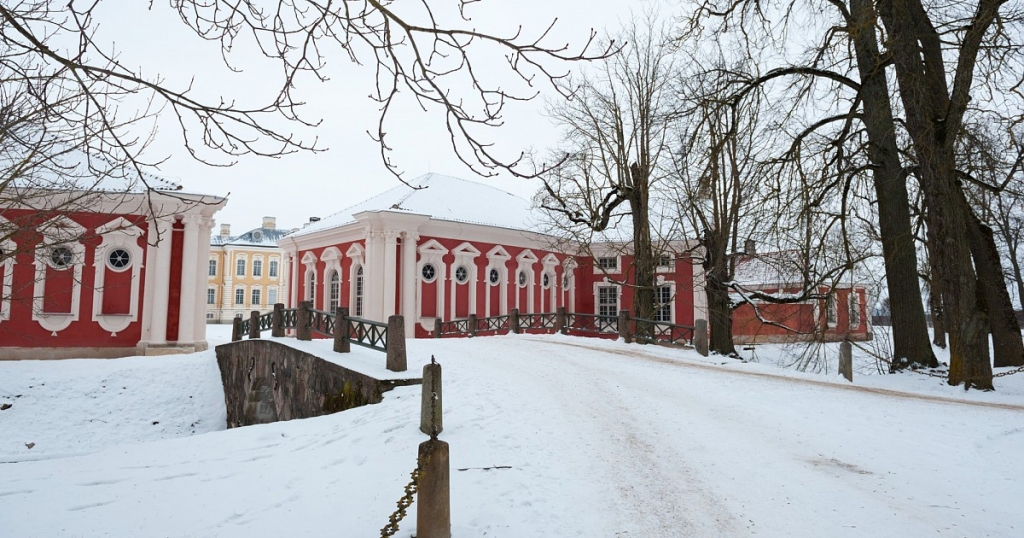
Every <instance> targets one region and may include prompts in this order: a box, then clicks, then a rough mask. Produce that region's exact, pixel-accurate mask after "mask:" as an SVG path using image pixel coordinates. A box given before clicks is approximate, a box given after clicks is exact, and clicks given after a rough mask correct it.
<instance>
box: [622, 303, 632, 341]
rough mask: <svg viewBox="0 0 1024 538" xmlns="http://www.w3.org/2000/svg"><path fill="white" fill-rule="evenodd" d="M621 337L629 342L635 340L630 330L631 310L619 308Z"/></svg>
mask: <svg viewBox="0 0 1024 538" xmlns="http://www.w3.org/2000/svg"><path fill="white" fill-rule="evenodd" d="M619 338H621V339H622V340H623V341H624V342H626V343H627V344H629V343H632V342H633V333H632V331H630V330H629V310H619Z"/></svg>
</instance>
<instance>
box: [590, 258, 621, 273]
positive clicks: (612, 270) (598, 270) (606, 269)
mask: <svg viewBox="0 0 1024 538" xmlns="http://www.w3.org/2000/svg"><path fill="white" fill-rule="evenodd" d="M611 259H614V260H615V266H614V267H604V266H602V265H601V264H602V262H601V260H611ZM621 272H622V256H594V274H604V273H612V274H619V273H621Z"/></svg>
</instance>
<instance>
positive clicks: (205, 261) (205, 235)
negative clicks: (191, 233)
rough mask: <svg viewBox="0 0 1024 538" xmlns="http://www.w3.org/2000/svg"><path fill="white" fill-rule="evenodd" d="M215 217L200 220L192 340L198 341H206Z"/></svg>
mask: <svg viewBox="0 0 1024 538" xmlns="http://www.w3.org/2000/svg"><path fill="white" fill-rule="evenodd" d="M214 224H215V223H214V221H213V219H211V218H209V217H203V218H202V219H200V221H199V253H198V255H197V256H196V283H197V284H196V285H197V287H199V289H198V290H196V297H197V299H196V305H195V312H194V316H193V319H194V320H195V321H194V324H195V327H194V329H193V331H192V340H193V341H194V342H196V343H200V342H206V308H207V304H206V290H207V289H208V288H209V280H210V278H209V267H210V231H211V230H213V226H214Z"/></svg>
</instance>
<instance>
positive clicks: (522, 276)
mask: <svg viewBox="0 0 1024 538" xmlns="http://www.w3.org/2000/svg"><path fill="white" fill-rule="evenodd" d="M525 285H526V271H519V286H525Z"/></svg>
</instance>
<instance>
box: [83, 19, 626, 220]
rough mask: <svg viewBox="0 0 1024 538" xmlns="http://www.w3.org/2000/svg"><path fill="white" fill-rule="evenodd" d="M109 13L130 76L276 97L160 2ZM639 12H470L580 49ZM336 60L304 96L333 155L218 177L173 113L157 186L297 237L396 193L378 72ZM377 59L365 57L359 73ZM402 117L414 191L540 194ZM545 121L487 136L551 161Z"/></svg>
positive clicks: (505, 147)
mask: <svg viewBox="0 0 1024 538" xmlns="http://www.w3.org/2000/svg"><path fill="white" fill-rule="evenodd" d="M443 2H449V3H450V4H452V5H454V4H455V3H456V2H455V0H443V1H442V0H434V1H432V5H436V6H442V5H445V4H444V3H443ZM113 4H115V3H113V2H109V3H103V4H101V7H102V9H105V10H106V11H104V12H101V13H100V14H99V16H98V17H97V20H99V21H100V23H101V26H100V41H101V42H102V41H103V40H104V39H107V40H108V41H114V42H115V47H116V49H117V50H119V51H120V60H121V61H122V62H123V63H124V64H125V65H127V66H139V65H141V66H144V67H143V72H144V73H145V74H147V75H155V74H159V75H160V76H162V77H163V78H164V79H165V83H166V84H167V85H168V86H170V87H173V88H183V87H185V86H186V85H188V84H189V81H190V80H191V79H192V77H195V78H194V82H193V88H195V91H196V92H197V94H198V95H208V96H222V95H223V96H224V97H225V98H238V99H240V100H246V99H249V100H253V99H254V97H257V96H258V95H259V94H260V92H261V91H262V92H266V91H270V90H272V89H274V88H273V85H272V84H267V83H266V80H265V77H263V76H261V75H262V74H263V73H266V70H268V69H269V70H273V71H271V75H274V74H276V73H277V67H276V65H274V64H272V63H271V62H259V61H254V60H255V57H254V55H253V54H252V53H251V49H250V51H249V52H248V53H247V52H245V50H246V49H245V47H246V46H248V45H249V44H248V43H243V44H241V45H240V46H239V47H237V48H236V53H235V54H233V56H232V60H233V62H235V65H240V66H242V67H244V68H246V69H245V71H244V72H243V73H242V74H233V73H230V72H227V71H226V70H225V69H224V68H223V67H222V64H221V59H220V54H219V48H218V46H217V45H216V44H214V43H205V42H202V41H201V40H200V39H198V38H197V37H196V36H194V35H193V34H191V33H190V32H189V31H188V30H187V28H186V27H185V26H184V25H183V24H182V23H181V22H180V21H179V20H178V19H177V18H176V15H175V14H174V12H172V11H171V10H170V9H169V8H168V7H167V6H166V4H164V3H162V2H156V3H154V5H153V8H152V9H151V10H147V9H145V7H146V3H130V4H129V3H120V2H118V3H116V4H117V6H116V7H115V6H114V5H113ZM398 5H401V3H398ZM643 5H644V3H643V2H640V1H635V0H631V1H625V2H621V1H620V2H612V1H610V0H598V1H587V0H559V1H557V2H551V1H542V0H485V1H483V2H480V3H478V4H473V5H472V7H471V8H470V11H469V13H470V14H471V15H472V16H473V18H474V20H473V24H474V26H475V27H476V28H477V29H480V30H485V31H492V30H496V31H498V32H502V31H505V33H507V32H508V31H511V30H513V29H514V27H515V25H517V24H523V25H524V34H527V35H536V34H537V33H538V32H540V31H541V30H542V29H543V28H544V27H546V26H547V25H548V24H549V23H550V22H551V21H552V20H553V19H556V18H557V19H558V21H559V22H558V24H557V26H556V30H555V32H553V33H552V39H551V41H550V43H552V44H554V43H559V44H560V43H565V42H568V43H570V44H575V45H576V46H577V47H579V46H581V45H582V44H583V43H584V42H585V41H586V39H587V36H588V35H589V29H590V28H596V29H597V30H598V31H602V30H604V29H608V30H609V31H614V30H615V29H617V27H618V26H619V21H620V20H625V19H627V18H628V17H629V14H630V11H631V10H633V11H641V10H642V9H643ZM157 36H158V37H157ZM340 52H341V51H340V50H332V51H328V53H329V54H328V56H327V62H328V64H329V66H330V68H329V73H330V76H331V80H330V81H329V82H327V83H322V84H321V83H318V82H316V81H315V80H307V81H306V82H305V83H304V84H301V85H300V86H299V92H300V95H301V97H302V99H303V100H304V101H306V102H307V103H308V106H307V112H306V118H307V119H313V120H316V119H322V120H323V123H322V124H321V126H320V127H319V128H318V129H317V130H315V131H312V132H311V131H304V132H301V133H302V134H304V135H305V136H306V138H307V139H309V138H311V137H312V136H316V137H318V138H319V143H318V146H320V147H324V148H328V151H326V152H324V153H320V154H316V155H314V154H309V153H301V154H296V155H291V156H288V157H284V158H281V159H267V158H257V157H248V158H243V159H241V160H240V162H238V163H237V164H236V165H234V166H232V167H230V168H212V167H208V166H205V165H203V164H200V163H197V162H195V161H194V160H192V159H191V158H190V157H189V156H188V154H187V152H186V151H185V150H184V149H183V146H182V143H181V137H180V133H179V132H178V128H177V124H176V122H174V121H173V118H170V114H167V113H165V115H164V116H165V117H164V119H162V120H161V125H160V131H159V133H158V138H157V140H156V141H155V142H154V144H153V145H152V146H151V151H150V152H149V153H147V155H148V156H149V157H150V158H151V159H158V158H161V157H163V156H169V157H170V158H169V160H168V161H167V162H166V163H164V164H163V165H162V166H161V169H160V172H159V173H160V175H163V176H165V177H168V178H170V179H174V180H177V181H179V182H181V183H183V184H184V185H185V187H186V189H187V190H190V191H194V192H197V191H198V192H205V193H211V194H220V195H223V194H227V193H230V196H229V201H228V204H227V207H226V208H225V209H223V210H222V211H220V212H219V213H218V214H217V215H216V217H217V221H218V223H230V224H232V232H233V233H241V232H243V231H245V230H248V229H250V228H253V227H255V226H258V225H259V223H260V218H261V217H262V216H264V215H271V216H276V217H277V221H278V227H281V228H288V227H298V226H301V224H302V223H303V222H305V221H306V220H307V219H308V218H309V217H310V216H319V217H325V216H327V215H329V214H331V213H333V212H335V211H337V210H339V209H342V208H344V207H347V206H349V205H352V204H353V203H356V202H358V201H361V200H363V199H364V198H366V197H368V196H371V195H373V194H376V193H378V192H381V191H383V190H385V189H387V188H390V187H393V186H395V185H397V184H398V181H397V180H396V179H395V178H394V177H393V176H391V175H390V174H389V173H388V172H387V171H386V170H385V168H384V166H383V164H382V163H381V160H380V157H379V150H378V147H377V145H376V143H374V142H373V141H372V140H371V139H370V138H369V136H368V135H367V134H366V131H367V130H374V129H375V128H376V119H377V105H376V103H374V102H373V101H371V100H370V99H369V98H368V95H369V94H370V93H371V92H372V91H373V79H372V77H373V70H372V65H363V66H358V65H355V64H353V63H351V62H350V61H349V60H348V58H347V56H345V55H344V54H341V53H340ZM369 59H370V58H369V57H368V56H367V55H364V57H363V58H362V61H363V62H364V63H365V62H368V61H369ZM495 73H498V74H499V75H500V74H501V72H500V71H495ZM502 80H504V79H502ZM543 89H545V90H547V89H548V88H546V87H545V88H543ZM406 108H407V110H403V111H402V112H403V115H402V117H401V121H395V119H397V118H398V116H395V117H394V118H392V123H391V129H390V132H389V144H390V145H391V146H392V147H393V148H394V149H395V151H394V152H393V160H394V161H395V162H396V163H397V164H398V165H399V167H400V169H401V170H402V171H404V172H405V174H406V176H405V177H406V178H407V179H413V178H415V177H417V176H419V175H422V174H424V173H427V172H438V173H444V174H449V175H454V176H458V177H464V178H466V179H472V180H479V181H487V182H488V183H490V184H492V185H494V186H496V187H498V188H502V189H504V190H507V191H509V192H512V193H514V194H517V195H520V196H523V197H526V198H529V197H530V196H531V195H532V194H533V192H534V191H535V190H536V188H537V187H538V184H537V183H536V182H526V181H523V180H518V179H515V178H512V177H511V176H509V175H504V176H499V177H497V178H491V179H486V180H484V179H481V178H479V177H478V176H475V175H473V173H472V172H471V171H469V170H468V168H466V167H465V166H464V165H463V164H461V163H460V162H458V160H457V159H456V157H455V156H454V153H453V151H452V149H451V147H450V145H449V142H448V139H447V133H446V132H445V131H444V123H443V117H442V116H441V115H440V114H439V113H438V112H437V111H433V112H429V113H422V112H419V111H418V110H417V109H416V108H415V107H412V106H408V107H406ZM542 110H543V103H542V101H541V100H540V99H538V100H535V101H533V102H530V103H526V104H513V105H510V106H509V107H508V108H507V109H506V113H505V119H506V122H507V124H506V126H505V127H503V128H501V129H500V130H497V131H493V132H491V133H488V134H487V135H485V136H490V137H493V138H492V139H493V140H494V141H495V142H496V143H497V144H499V146H498V147H499V149H500V151H501V152H502V153H503V154H506V155H515V154H518V152H519V151H521V150H523V149H527V148H530V147H533V148H536V149H537V150H538V151H539V152H541V153H543V152H544V150H545V149H546V148H548V147H549V146H550V145H552V144H554V143H555V142H556V141H557V139H558V132H557V130H556V129H555V128H554V127H553V126H552V124H551V123H550V121H549V120H548V119H547V118H546V117H544V116H543V115H542Z"/></svg>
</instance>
